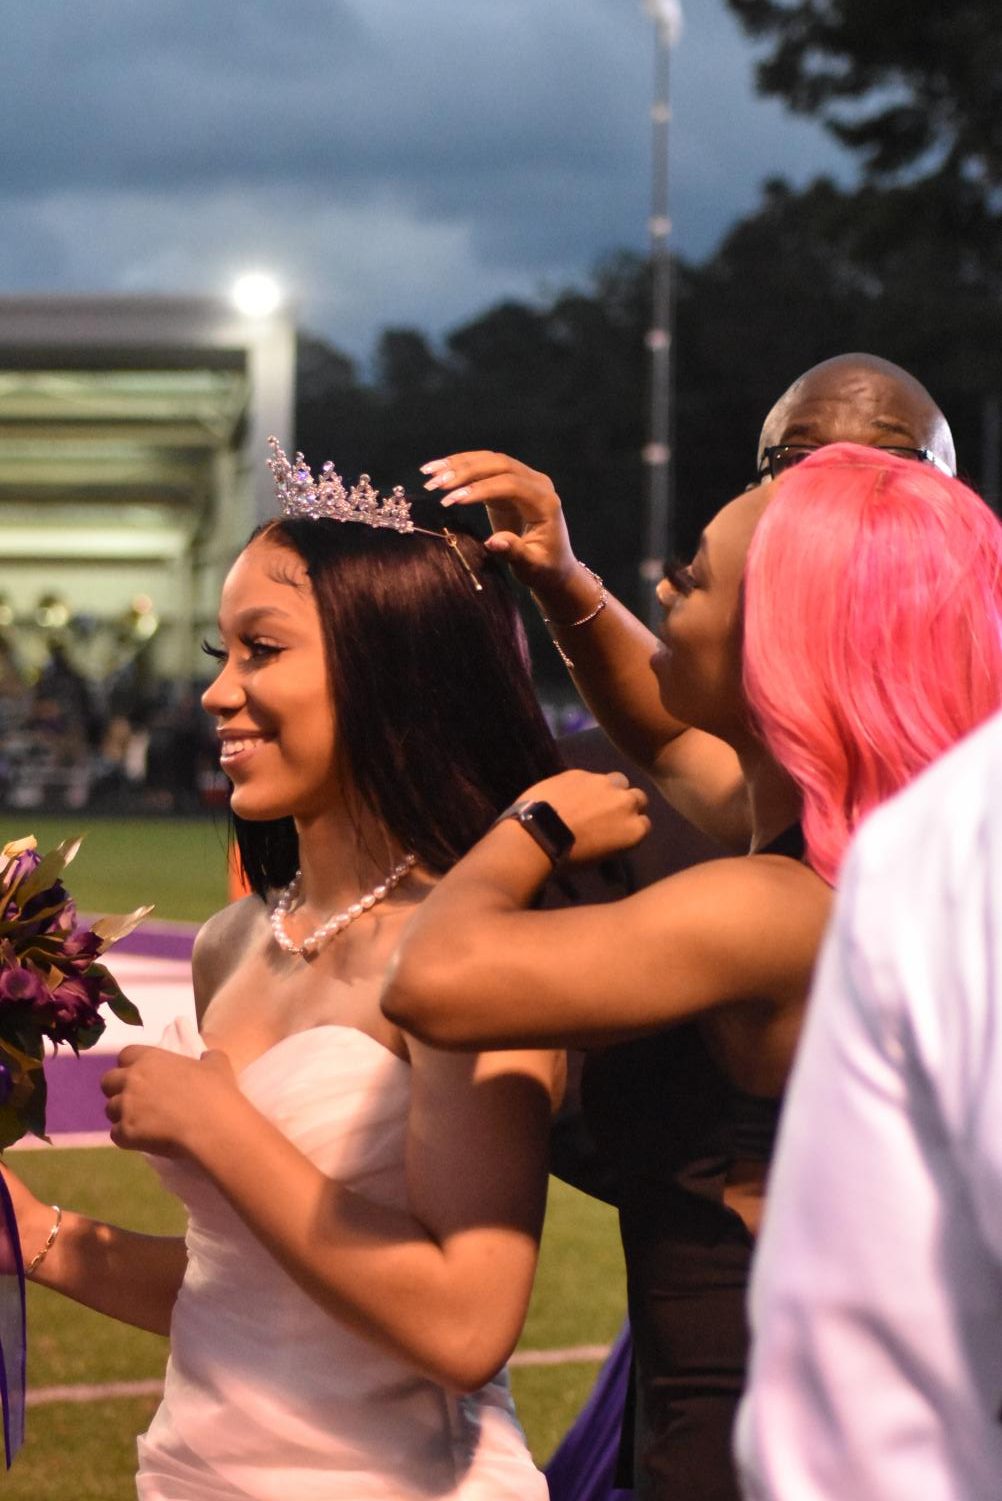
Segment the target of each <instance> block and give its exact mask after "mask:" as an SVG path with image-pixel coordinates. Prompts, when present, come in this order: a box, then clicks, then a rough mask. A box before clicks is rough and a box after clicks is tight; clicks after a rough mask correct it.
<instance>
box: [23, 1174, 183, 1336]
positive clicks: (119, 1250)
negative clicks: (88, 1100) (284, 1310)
mask: <svg viewBox="0 0 1002 1501" xmlns="http://www.w3.org/2000/svg"><path fill="white" fill-rule="evenodd" d="M3 1174H4V1181H5V1182H6V1184H7V1188H8V1190H9V1192H10V1196H11V1200H12V1202H13V1205H14V1213H15V1215H16V1216H17V1228H18V1234H19V1235H20V1237H21V1247H22V1252H23V1255H24V1260H25V1265H27V1264H28V1263H29V1262H30V1261H31V1260H32V1258H33V1257H34V1256H35V1254H36V1253H37V1252H38V1251H40V1250H41V1249H42V1247H43V1246H44V1245H45V1242H46V1238H47V1237H48V1234H49V1231H50V1230H51V1228H52V1224H53V1217H54V1216H53V1208H52V1205H51V1204H45V1203H43V1202H42V1201H41V1200H39V1199H37V1198H36V1197H35V1195H34V1194H33V1193H31V1191H30V1190H29V1189H28V1188H27V1187H26V1186H25V1185H24V1183H22V1182H21V1180H20V1178H18V1177H17V1176H16V1175H15V1174H14V1173H12V1172H11V1171H10V1169H9V1168H4V1170H3ZM186 1265H187V1253H186V1251H185V1246H184V1241H183V1239H181V1237H180V1236H170V1235H141V1234H140V1233H139V1232H138V1231H135V1230H121V1229H119V1228H118V1227H117V1226H115V1225H106V1224H103V1223H101V1221H99V1220H91V1219H88V1218H87V1217H86V1216H85V1215H81V1214H74V1213H73V1212H72V1211H71V1210H65V1211H64V1212H63V1217H62V1223H61V1225H60V1227H59V1233H58V1235H57V1236H56V1238H55V1240H54V1241H53V1243H52V1247H51V1249H50V1250H49V1251H47V1252H46V1254H45V1256H44V1257H43V1259H42V1261H41V1262H40V1263H39V1266H38V1270H37V1271H36V1272H35V1273H34V1274H33V1276H32V1279H31V1280H32V1281H33V1282H37V1283H38V1284H39V1286H41V1287H51V1288H52V1289H53V1291H55V1292H60V1293H63V1294H64V1296H65V1297H67V1298H72V1299H73V1300H74V1302H76V1303H83V1304H84V1305H85V1307H87V1308H94V1309H96V1310H97V1312H98V1313H106V1314H108V1315H109V1316H110V1317H111V1318H114V1319H118V1320H120V1322H122V1323H123V1324H134V1325H135V1326H136V1327H137V1328H139V1329H149V1330H150V1331H151V1332H152V1333H153V1334H167V1333H169V1331H170V1320H171V1313H172V1311H173V1308H174V1300H175V1298H176V1297H177V1292H178V1288H179V1287H180V1286H181V1279H182V1278H183V1276H184V1269H185V1266H186Z"/></svg>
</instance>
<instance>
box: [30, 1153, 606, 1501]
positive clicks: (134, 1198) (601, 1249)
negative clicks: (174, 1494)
mask: <svg viewBox="0 0 1002 1501" xmlns="http://www.w3.org/2000/svg"><path fill="white" fill-rule="evenodd" d="M7 1161H8V1163H9V1165H10V1166H11V1167H12V1168H13V1169H14V1171H15V1172H17V1173H19V1174H20V1175H21V1177H22V1178H24V1179H25V1181H26V1182H27V1183H28V1184H29V1185H30V1187H31V1188H32V1189H33V1191H34V1192H35V1193H37V1194H38V1195H39V1196H41V1197H43V1198H47V1199H50V1200H51V1201H53V1202H55V1203H61V1204H65V1205H67V1206H70V1207H72V1208H74V1209H79V1210H81V1211H83V1212H84V1213H87V1214H94V1215H98V1216H100V1217H101V1218H104V1219H108V1220H111V1221H113V1222H114V1223H117V1224H123V1225H127V1226H129V1227H130V1228H134V1229H137V1230H146V1231H150V1232H155V1233H161V1234H170V1233H174V1232H176V1231H177V1230H179V1229H180V1227H181V1225H182V1223H183V1214H182V1211H181V1209H180V1206H179V1205H178V1204H177V1202H176V1200H174V1199H172V1198H171V1197H170V1196H169V1195H167V1194H166V1193H164V1192H163V1191H162V1190H161V1188H160V1186H159V1184H158V1183H157V1182H156V1179H155V1178H154V1176H153V1174H152V1172H151V1170H150V1168H149V1167H148V1166H147V1164H146V1163H145V1161H144V1160H143V1159H142V1158H140V1157H136V1156H134V1155H132V1154H131V1153H127V1152H117V1151H115V1150H114V1149H113V1148H97V1149H94V1150H92V1151H59V1150H55V1149H53V1150H49V1149H41V1150H38V1151H32V1152H16V1151H15V1152H13V1153H11V1154H10V1155H9V1157H8V1159H7ZM624 1296H625V1295H624V1284H623V1273H622V1264H621V1257H620V1253H619V1242H618V1234H617V1229H616V1222H615V1216H614V1214H613V1212H612V1211H611V1210H610V1209H608V1208H607V1207H606V1206H605V1205H602V1204H598V1203H596V1202H595V1201H594V1200H591V1199H586V1198H585V1197H584V1196H583V1195H581V1194H578V1193H575V1191H574V1190H573V1189H569V1188H567V1187H566V1186H565V1185H564V1184H562V1183H558V1182H553V1183H552V1184H551V1193H550V1204H549V1210H548V1213H547V1221H546V1231H545V1234H544V1236H543V1247H542V1252H541V1255H540V1266H539V1274H538V1277H537V1279H536V1288H535V1292H534V1295H533V1300H532V1307H531V1309H530V1311H529V1317H528V1320H527V1323H526V1329H525V1334H524V1336H523V1339H522V1342H521V1343H522V1348H527V1349H551V1348H554V1347H561V1346H567V1345H588V1344H599V1343H607V1342H609V1341H610V1340H611V1339H612V1338H613V1336H614V1334H615V1332H616V1330H617V1329H618V1327H619V1324H620V1321H621V1319H622V1315H623V1306H624ZM28 1320H29V1354H28V1383H29V1389H32V1388H38V1387H43V1386H50V1385H63V1384H70V1383H72V1384H83V1383H101V1382H106V1381H138V1380H144V1379H147V1378H151V1377H156V1376H159V1375H160V1374H161V1372H162V1370H163V1365H164V1361H165V1359H166V1341H164V1340H163V1339H160V1338H159V1337H157V1336H155V1335H151V1334H145V1333H143V1332H141V1331H140V1330H135V1329H130V1328H128V1327H126V1326H125V1325H122V1324H117V1323H115V1322H114V1321H113V1320H110V1319H105V1318H102V1317H100V1316H99V1315H97V1314H94V1313H91V1312H90V1311H89V1310H88V1309H84V1308H80V1307H78V1306H77V1305H76V1304H75V1303H70V1302H68V1301H67V1300H65V1299H63V1298H59V1297H57V1296H55V1295H54V1294H53V1293H50V1292H47V1291H46V1290H45V1289H44V1288H37V1287H29V1288H28ZM596 1369H597V1367H596V1365H595V1364H594V1363H581V1364H568V1365H562V1366H545V1367H530V1368H524V1367H523V1368H521V1369H518V1370H515V1371H513V1372H512V1386H513V1388H514V1391H515V1398H516V1401H517V1403H518V1407H519V1416H520V1417H521V1419H522V1423H523V1425H524V1427H525V1430H526V1434H527V1436H528V1439H529V1443H530V1446H531V1448H532V1451H533V1453H534V1455H535V1456H536V1459H537V1461H538V1462H540V1463H543V1462H545V1460H546V1459H547V1457H548V1456H549V1454H550V1453H551V1451H552V1450H553V1448H554V1446H555V1444H556V1443H557V1441H558V1440H559V1438H560V1436H561V1434H562V1433H563V1432H564V1431H565V1430H566V1428H567V1427H568V1425H569V1424H570V1422H571V1421H572V1420H573V1417H574V1414H575V1412H576V1411H577V1410H578V1408H579V1407H580V1406H581V1403H582V1402H583V1401H584V1398H585V1397H586V1395H587V1393H588V1389H589V1387H590V1385H591V1382H592V1380H593V1379H594V1376H595V1372H596ZM154 1405H155V1404H154V1403H153V1402H152V1401H148V1400H146V1399H145V1398H141V1399H138V1398H121V1399H117V1400H112V1401H101V1402H96V1403H82V1404H75V1403H66V1402H60V1403H53V1404H46V1405H44V1406H41V1407H34V1408H31V1409H29V1412H28V1438H27V1442H26V1444H25V1446H24V1448H23V1449H22V1451H21V1453H20V1455H19V1456H18V1459H17V1462H16V1464H15V1467H14V1470H13V1471H12V1473H11V1474H10V1475H9V1476H8V1477H6V1479H4V1480H0V1492H2V1494H3V1497H4V1501H8V1498H9V1501H71V1498H72V1501H78V1498H79V1501H126V1498H129V1501H131V1498H133V1497H134V1495H135V1491H134V1487H133V1482H132V1475H133V1472H134V1468H135V1435H136V1434H137V1433H139V1432H141V1431H142V1430H143V1428H145V1426H146V1424H147V1422H148V1420H149V1417H150V1414H151V1412H152V1410H153V1406H154Z"/></svg>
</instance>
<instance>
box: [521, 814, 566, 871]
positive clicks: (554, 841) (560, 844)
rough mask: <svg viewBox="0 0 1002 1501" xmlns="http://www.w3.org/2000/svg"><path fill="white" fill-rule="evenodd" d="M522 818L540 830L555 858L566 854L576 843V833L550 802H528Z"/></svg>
mask: <svg viewBox="0 0 1002 1501" xmlns="http://www.w3.org/2000/svg"><path fill="white" fill-rule="evenodd" d="M522 820H523V822H527V823H532V824H533V825H534V826H535V828H536V829H538V830H539V833H540V834H542V836H543V839H544V840H545V841H546V844H547V846H548V853H549V854H550V855H551V858H552V859H554V860H559V859H560V857H561V856H562V855H566V853H567V851H568V850H569V849H570V847H571V845H572V844H573V843H574V835H573V834H572V833H571V831H570V829H569V828H568V827H567V825H566V824H565V823H564V821H563V819H562V818H561V817H560V814H559V813H557V812H556V810H555V809H553V808H551V807H550V805H549V803H544V802H538V803H528V804H527V805H526V807H525V808H524V809H523V812H522Z"/></svg>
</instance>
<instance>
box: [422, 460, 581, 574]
mask: <svg viewBox="0 0 1002 1501" xmlns="http://www.w3.org/2000/svg"><path fill="white" fill-rule="evenodd" d="M421 473H422V474H427V475H428V476H429V478H428V480H427V482H426V484H425V489H426V490H441V491H444V492H446V493H444V494H443V495H442V504H443V506H452V505H464V506H468V505H485V506H486V507H487V514H488V516H489V517H490V522H491V526H492V527H493V529H494V535H493V536H492V537H490V538H489V539H488V541H487V544H486V545H487V547H488V548H489V549H490V551H491V552H495V553H498V554H499V555H500V556H501V557H503V558H505V560H506V561H507V562H509V563H510V564H511V566H512V571H513V572H514V573H515V575H516V577H517V578H518V579H520V580H521V582H522V583H523V584H526V585H527V586H528V588H530V589H531V590H532V591H533V593H535V594H538V595H540V597H541V598H544V599H545V600H547V601H550V599H551V598H552V597H553V596H554V595H555V594H556V595H559V592H560V591H561V590H562V589H563V588H564V587H565V586H566V585H567V584H568V583H569V582H570V581H572V580H574V579H575V577H576V575H577V574H578V573H579V572H581V570H580V569H578V567H577V564H576V561H575V558H574V553H573V551H572V549H571V539H570V537H569V536H568V533H567V524H566V522H565V520H564V512H563V507H562V506H561V504H560V497H559V495H558V494H557V492H556V490H555V489H554V488H553V481H552V480H551V479H550V478H549V476H548V475H545V474H540V473H538V471H537V470H535V469H530V468H529V466H528V465H527V464H520V463H519V462H518V460H517V459H511V458H509V457H508V455H507V454H503V453H492V452H491V451H490V450H489V449H483V450H479V451H477V452H473V453H454V454H450V455H449V457H448V458H445V459H432V460H431V462H430V463H428V464H423V465H422V467H421Z"/></svg>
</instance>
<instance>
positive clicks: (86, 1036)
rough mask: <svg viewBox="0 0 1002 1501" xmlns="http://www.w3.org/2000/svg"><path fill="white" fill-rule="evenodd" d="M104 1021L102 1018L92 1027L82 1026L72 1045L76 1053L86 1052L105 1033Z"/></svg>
mask: <svg viewBox="0 0 1002 1501" xmlns="http://www.w3.org/2000/svg"><path fill="white" fill-rule="evenodd" d="M104 1026H105V1024H104V1022H103V1021H101V1020H100V1019H99V1020H98V1021H96V1022H95V1023H94V1025H93V1026H92V1027H81V1028H80V1031H79V1032H78V1033H77V1035H76V1037H75V1038H74V1040H73V1042H72V1043H71V1044H70V1046H71V1047H72V1048H73V1051H74V1053H85V1052H86V1051H87V1049H88V1048H92V1047H93V1046H94V1044H95V1043H96V1042H97V1041H98V1039H99V1038H100V1037H101V1036H102V1035H103V1033H104Z"/></svg>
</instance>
